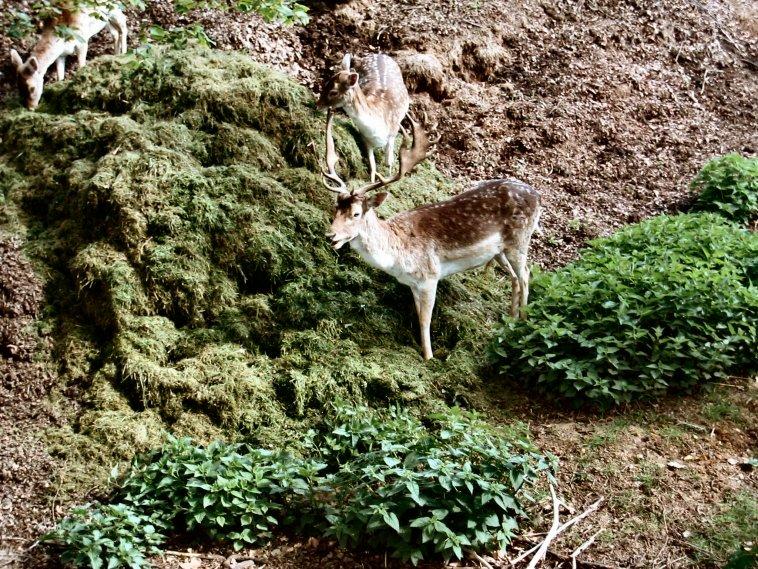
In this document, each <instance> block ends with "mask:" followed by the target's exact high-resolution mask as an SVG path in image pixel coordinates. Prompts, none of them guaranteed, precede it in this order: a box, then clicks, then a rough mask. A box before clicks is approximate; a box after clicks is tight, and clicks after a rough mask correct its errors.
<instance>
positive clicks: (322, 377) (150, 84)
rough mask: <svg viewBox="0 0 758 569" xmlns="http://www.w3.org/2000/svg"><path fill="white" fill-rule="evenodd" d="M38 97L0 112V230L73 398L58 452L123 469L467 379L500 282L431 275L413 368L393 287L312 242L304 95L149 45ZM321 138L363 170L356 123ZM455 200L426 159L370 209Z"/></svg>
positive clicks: (318, 145)
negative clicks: (428, 322) (36, 102)
mask: <svg viewBox="0 0 758 569" xmlns="http://www.w3.org/2000/svg"><path fill="white" fill-rule="evenodd" d="M43 101H44V102H43V104H42V105H41V107H40V108H39V110H38V111H37V112H34V113H30V112H27V111H25V110H23V109H21V108H19V107H18V106H17V105H14V104H13V103H11V104H10V105H7V106H6V107H5V108H0V174H2V176H1V177H0V196H2V200H3V203H4V204H5V205H6V211H11V212H13V211H16V212H17V214H15V215H11V214H4V215H5V217H3V218H2V220H0V221H1V222H2V224H3V228H6V229H7V228H10V229H13V230H24V231H27V235H28V239H29V241H28V248H29V252H30V254H31V255H33V256H34V257H35V258H36V259H37V260H39V261H41V262H43V263H44V264H45V265H46V267H47V268H46V270H49V271H50V273H51V274H52V275H54V278H52V279H51V280H50V284H49V286H48V293H49V294H48V296H49V298H50V299H51V301H52V302H53V303H54V304H53V307H54V308H55V311H54V314H55V318H57V321H58V325H57V326H56V346H57V348H56V354H57V357H58V363H59V365H60V369H61V371H62V372H63V376H64V379H65V381H67V382H68V383H71V384H76V385H78V386H79V387H80V388H81V389H82V390H83V391H84V393H85V397H84V399H85V401H84V406H83V408H82V410H81V411H80V412H78V414H77V416H76V417H74V418H73V419H72V423H71V426H70V427H67V428H66V429H63V430H61V431H60V432H58V433H57V434H55V435H54V436H53V440H55V441H57V442H56V443H55V446H56V448H57V449H58V450H59V451H60V452H62V453H64V454H66V456H67V457H68V458H69V461H70V462H75V463H76V464H81V465H84V464H98V465H103V466H104V465H107V464H109V462H112V461H113V460H123V459H125V458H128V457H129V455H131V454H132V453H133V452H134V451H135V450H139V449H143V448H146V446H149V445H152V444H154V443H155V442H156V441H157V440H158V439H159V437H160V436H161V434H162V433H163V432H164V431H171V432H174V433H176V434H179V435H185V434H189V435H192V436H195V437H199V438H200V439H201V440H203V439H205V440H207V439H210V438H212V437H217V436H219V435H222V434H223V435H226V436H229V435H230V434H234V435H240V434H241V435H243V436H247V437H252V438H255V439H257V440H258V441H259V443H260V444H276V443H277V442H281V441H283V440H286V439H287V438H293V437H295V438H296V437H297V436H298V433H300V432H302V430H303V429H304V428H307V426H308V424H310V423H311V421H312V420H314V419H316V418H318V417H319V416H320V415H321V414H322V413H323V409H324V407H325V405H326V404H328V403H330V402H332V401H334V399H335V398H336V397H340V398H342V399H344V400H349V401H354V402H365V403H370V404H377V403H380V404H386V403H387V402H393V401H404V402H410V403H413V404H414V405H418V406H419V407H423V408H433V407H435V406H438V405H439V404H440V403H441V402H442V401H445V400H450V401H452V400H455V399H456V397H457V396H458V395H459V394H461V393H464V392H466V391H467V390H469V389H472V388H473V387H475V386H476V385H477V383H478V381H479V375H478V372H479V367H480V365H481V362H482V361H483V358H482V355H483V345H484V344H485V342H486V340H487V339H488V335H489V331H490V330H491V328H492V326H493V324H494V322H495V318H496V315H497V314H499V313H501V312H502V310H503V309H504V307H505V306H506V302H507V284H506V282H505V281H504V280H503V279H502V278H500V277H498V276H496V275H495V274H493V273H492V272H489V273H485V272H478V273H473V274H467V275H462V276H456V277H453V278H451V279H450V280H449V281H446V282H445V283H443V286H442V287H441V288H440V294H439V303H438V307H437V309H436V311H435V314H434V320H433V334H434V343H435V346H436V347H437V349H438V354H439V355H440V356H441V359H440V360H437V361H433V362H429V363H425V362H423V361H422V360H421V357H420V355H419V350H418V344H417V333H418V329H417V324H416V318H415V314H414V309H413V302H412V298H411V295H410V292H409V291H408V289H407V288H406V287H403V286H402V285H400V284H398V283H397V282H395V281H394V280H393V279H391V278H390V277H388V276H386V275H384V274H382V273H380V272H378V271H374V270H373V269H370V268H369V267H367V266H366V265H365V264H363V263H362V262H361V261H360V260H359V259H358V258H357V256H356V255H355V254H354V253H352V252H350V251H344V252H340V254H339V255H337V254H335V253H334V252H333V251H332V250H331V248H330V247H329V246H328V243H327V240H326V239H325V238H324V233H325V231H326V229H327V228H328V224H329V221H330V215H331V212H332V208H333V203H332V200H333V196H332V194H331V193H329V192H327V191H325V190H324V189H323V188H322V187H321V183H320V180H319V176H318V171H319V164H318V163H319V160H320V157H321V156H323V151H324V149H323V144H324V142H323V130H324V116H323V115H320V114H318V113H317V112H316V111H315V109H314V100H313V97H312V95H311V93H310V92H309V91H308V90H307V89H305V88H304V87H302V86H300V85H297V84H296V83H294V82H293V81H292V80H290V79H289V78H287V77H285V76H283V75H281V74H279V73H277V72H274V71H272V70H270V69H268V68H266V67H263V66H260V65H257V64H255V63H253V62H251V61H250V60H249V58H248V57H247V56H245V55H243V54H235V53H221V52H215V51H208V50H184V51H181V52H173V51H160V50H155V51H154V52H153V53H151V54H149V55H148V56H145V57H140V58H137V57H135V56H126V57H121V58H112V57H104V58H100V59H98V60H95V61H93V62H92V64H91V65H88V66H87V67H85V68H84V69H82V70H80V71H79V72H78V73H77V76H76V77H75V78H74V79H73V80H71V81H68V82H62V83H57V84H53V85H50V86H49V87H48V88H47V89H46V91H45V97H44V98H43ZM335 134H336V142H337V148H338V151H339V153H340V156H341V161H340V165H339V168H340V172H342V173H343V174H344V175H345V176H346V177H349V178H356V177H357V178H361V179H365V171H366V170H365V166H364V159H363V158H362V156H361V152H360V150H359V145H358V144H357V142H356V139H355V137H354V136H353V135H354V131H353V129H352V127H349V126H348V125H347V124H346V123H345V122H344V121H337V125H336V128H335ZM11 141H12V142H11ZM356 183H358V182H356ZM453 190H454V188H453V187H452V185H451V183H450V182H449V181H448V180H447V179H445V178H444V177H443V176H442V175H441V174H440V173H439V172H438V171H437V170H436V169H435V168H434V167H433V166H432V165H430V164H424V165H423V166H422V167H421V168H419V169H418V172H417V173H415V174H414V175H413V176H411V177H409V178H407V179H405V180H403V181H402V182H401V183H398V184H397V185H395V186H394V187H393V198H392V199H390V200H388V202H387V205H386V206H383V208H382V210H383V211H382V212H381V213H382V214H383V215H387V216H389V215H390V214H392V213H394V212H396V211H399V210H402V209H406V208H410V207H413V206H415V205H419V204H421V203H425V202H429V201H435V200H439V199H443V198H445V197H446V196H449V195H450V194H451V193H452V192H453ZM14 224H15V226H14ZM20 226H23V227H20ZM19 227H20V229H19ZM66 449H68V450H66ZM71 468H72V472H74V474H72V476H74V477H76V476H79V475H84V473H85V472H86V471H87V469H86V468H84V467H83V466H82V468H81V469H80V470H79V471H76V468H74V467H73V466H72V467H71ZM89 470H90V471H92V468H90V469H89ZM77 472H78V473H77Z"/></svg>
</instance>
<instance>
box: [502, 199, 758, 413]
mask: <svg viewBox="0 0 758 569" xmlns="http://www.w3.org/2000/svg"><path fill="white" fill-rule="evenodd" d="M756 260H758V236H756V235H755V234H754V233H751V232H749V231H746V230H744V229H740V228H739V227H737V226H735V225H733V224H731V223H729V222H726V221H724V220H723V218H721V217H719V216H717V215H714V214H689V215H678V216H673V217H669V216H661V217H657V218H654V219H651V220H648V221H645V222H643V223H640V224H638V225H634V226H630V227H628V228H626V229H623V230H621V231H619V232H618V233H617V234H615V235H613V236H612V237H609V238H603V239H597V240H595V241H593V242H592V243H591V245H590V247H589V248H588V249H587V250H585V251H584V252H583V253H582V256H581V258H580V259H579V260H578V261H576V262H575V263H572V264H571V265H568V266H567V267H565V268H563V269H560V270H558V271H556V272H554V273H549V274H540V275H538V276H537V277H536V278H535V279H534V284H533V291H534V294H533V297H532V299H533V300H532V303H531V305H530V306H529V309H528V313H529V320H528V321H519V322H516V321H511V320H507V321H505V323H504V324H503V326H502V327H501V328H500V330H499V331H498V333H497V336H496V341H495V343H494V345H493V352H494V355H495V358H496V359H497V361H498V362H499V363H500V365H501V370H502V371H503V373H505V374H507V375H509V376H510V377H512V378H513V379H514V380H517V381H522V380H527V381H529V382H531V383H532V384H534V385H535V386H536V387H537V388H538V389H539V390H541V391H543V392H545V393H550V394H552V395H555V394H557V395H558V396H560V397H563V398H566V399H570V400H574V401H577V402H580V401H593V402H597V403H601V404H613V403H620V402H624V401H629V400H631V399H633V398H636V397H651V396H654V395H657V394H660V393H661V392H664V391H666V390H669V389H673V390H688V389H691V388H693V387H695V386H697V385H699V384H701V383H702V382H705V381H708V380H713V379H715V378H719V377H723V376H724V375H725V374H727V373H729V372H730V371H731V372H734V371H736V370H742V369H744V370H748V371H752V370H754V369H755V365H756V362H755V358H754V356H753V351H754V348H755V346H756V345H757V344H758V336H757V335H756V322H758V318H757V317H758V288H756V286H755V282H756V277H758V273H757V272H756V271H757V269H758V264H756Z"/></svg>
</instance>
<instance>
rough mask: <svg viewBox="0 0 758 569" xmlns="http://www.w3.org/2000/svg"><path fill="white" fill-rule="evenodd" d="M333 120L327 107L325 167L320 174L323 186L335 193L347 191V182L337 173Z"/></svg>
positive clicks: (337, 159)
mask: <svg viewBox="0 0 758 569" xmlns="http://www.w3.org/2000/svg"><path fill="white" fill-rule="evenodd" d="M333 122H334V111H333V110H332V109H329V112H328V113H327V115H326V169H324V168H322V169H321V175H322V176H323V177H324V179H323V180H322V183H323V184H324V186H325V187H326V188H327V189H328V190H329V191H332V192H335V193H337V194H340V193H343V192H347V184H345V182H344V180H342V178H340V177H339V176H338V175H337V162H338V161H339V156H337V151H336V150H335V149H334V136H333V135H332V124H333ZM330 181H331V182H334V183H335V184H337V185H336V186H333V185H331V184H330V183H329V182H330Z"/></svg>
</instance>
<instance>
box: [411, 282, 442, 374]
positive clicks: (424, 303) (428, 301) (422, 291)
mask: <svg viewBox="0 0 758 569" xmlns="http://www.w3.org/2000/svg"><path fill="white" fill-rule="evenodd" d="M436 297H437V281H428V282H426V283H423V284H421V285H420V286H418V287H414V288H413V299H414V300H415V302H416V312H417V313H418V324H419V328H420V329H421V351H422V352H423V354H424V359H425V360H430V359H432V358H433V357H434V354H433V352H432V338H431V332H430V328H431V324H432V311H433V310H434V301H435V298H436Z"/></svg>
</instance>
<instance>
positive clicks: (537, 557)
mask: <svg viewBox="0 0 758 569" xmlns="http://www.w3.org/2000/svg"><path fill="white" fill-rule="evenodd" d="M548 484H549V487H550V497H551V498H552V499H553V525H552V526H550V531H548V532H547V535H546V536H545V539H544V540H543V542H542V544H541V545H540V546H539V548H538V549H537V553H535V554H534V557H532V560H531V561H530V562H529V565H527V566H526V569H534V568H535V567H537V565H539V563H540V561H542V560H543V559H544V558H545V555H547V548H548V547H549V546H550V542H551V541H553V539H555V536H557V535H558V527H559V525H560V523H561V520H560V517H559V511H560V509H561V505H560V503H559V502H558V497H557V496H556V495H555V488H554V487H553V483H552V482H548Z"/></svg>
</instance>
